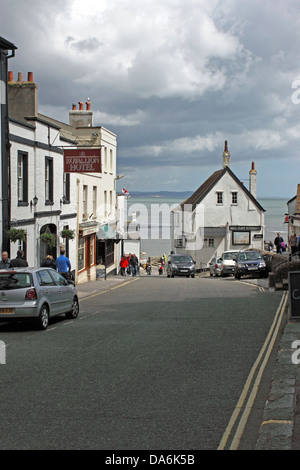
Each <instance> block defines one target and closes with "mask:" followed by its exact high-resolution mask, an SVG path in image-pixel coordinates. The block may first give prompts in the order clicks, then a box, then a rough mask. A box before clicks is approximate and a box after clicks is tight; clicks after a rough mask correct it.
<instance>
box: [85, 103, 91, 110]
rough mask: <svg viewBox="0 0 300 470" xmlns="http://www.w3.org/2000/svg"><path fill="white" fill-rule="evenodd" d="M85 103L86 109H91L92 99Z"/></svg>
mask: <svg viewBox="0 0 300 470" xmlns="http://www.w3.org/2000/svg"><path fill="white" fill-rule="evenodd" d="M85 104H86V109H87V111H90V109H91V102H90V101H87V102H86V103H85Z"/></svg>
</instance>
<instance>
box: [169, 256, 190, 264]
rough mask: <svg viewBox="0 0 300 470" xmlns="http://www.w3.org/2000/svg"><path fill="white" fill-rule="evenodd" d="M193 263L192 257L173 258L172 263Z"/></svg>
mask: <svg viewBox="0 0 300 470" xmlns="http://www.w3.org/2000/svg"><path fill="white" fill-rule="evenodd" d="M192 262H193V260H192V258H191V256H173V258H172V263H174V264H188V263H192Z"/></svg>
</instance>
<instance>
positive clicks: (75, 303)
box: [66, 297, 79, 318]
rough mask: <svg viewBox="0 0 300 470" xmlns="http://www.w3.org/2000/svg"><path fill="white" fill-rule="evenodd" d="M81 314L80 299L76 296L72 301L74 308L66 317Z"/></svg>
mask: <svg viewBox="0 0 300 470" xmlns="http://www.w3.org/2000/svg"><path fill="white" fill-rule="evenodd" d="M78 314H79V303H78V299H77V298H76V297H74V299H73V302H72V310H70V311H69V312H66V317H67V318H77V317H78Z"/></svg>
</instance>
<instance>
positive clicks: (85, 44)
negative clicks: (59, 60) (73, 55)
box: [65, 36, 101, 53]
mask: <svg viewBox="0 0 300 470" xmlns="http://www.w3.org/2000/svg"><path fill="white" fill-rule="evenodd" d="M65 44H66V45H67V46H70V47H73V49H75V50H77V51H78V52H91V53H92V52H94V51H95V50H97V49H98V48H99V47H100V46H101V43H100V42H99V41H98V39H97V38H95V37H89V38H86V39H80V40H76V39H75V38H73V37H71V36H69V37H67V39H66V40H65Z"/></svg>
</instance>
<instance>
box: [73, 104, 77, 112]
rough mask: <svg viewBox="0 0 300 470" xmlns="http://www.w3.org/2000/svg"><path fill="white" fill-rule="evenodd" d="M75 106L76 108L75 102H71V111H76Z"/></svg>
mask: <svg viewBox="0 0 300 470" xmlns="http://www.w3.org/2000/svg"><path fill="white" fill-rule="evenodd" d="M76 108H77V106H76V104H75V103H73V104H72V110H73V111H76Z"/></svg>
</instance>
